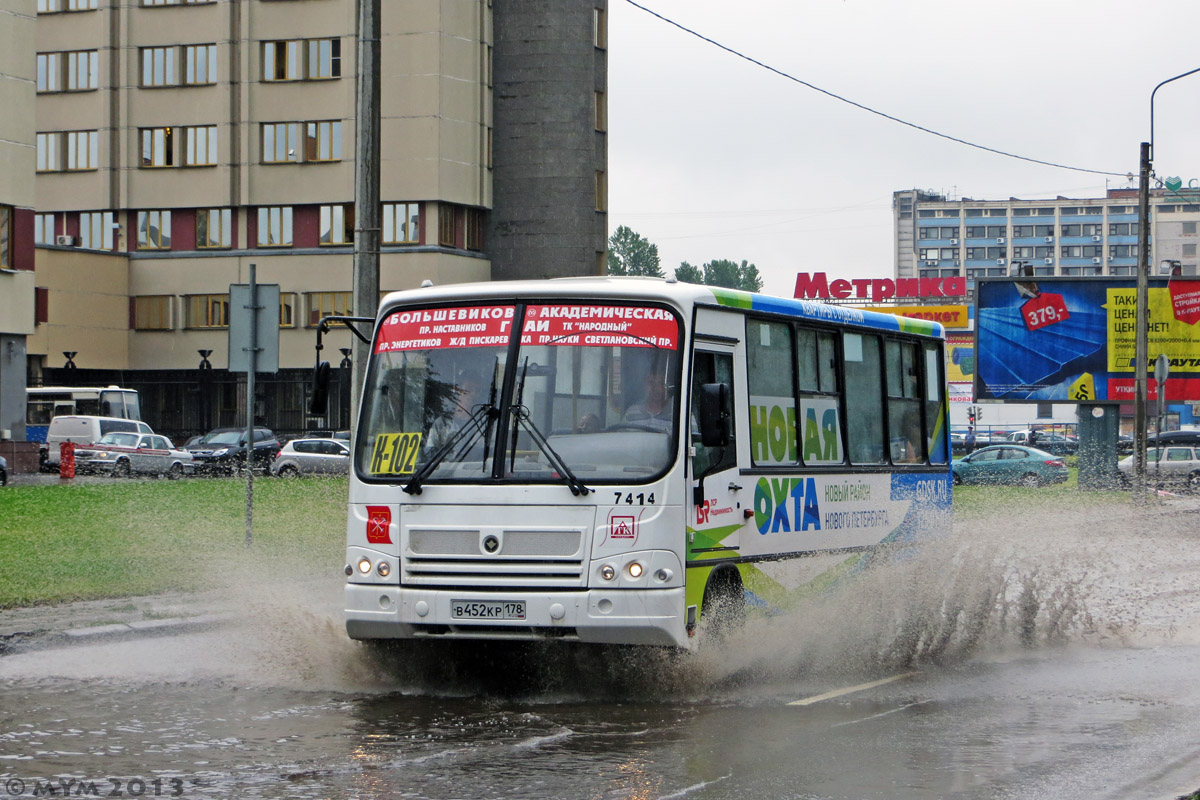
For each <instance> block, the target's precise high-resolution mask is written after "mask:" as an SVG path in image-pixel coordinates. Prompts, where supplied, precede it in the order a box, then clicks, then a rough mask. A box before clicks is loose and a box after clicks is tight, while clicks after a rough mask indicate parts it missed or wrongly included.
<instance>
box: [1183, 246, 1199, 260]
mask: <svg viewBox="0 0 1200 800" xmlns="http://www.w3.org/2000/svg"><path fill="white" fill-rule="evenodd" d="M1180 255H1182V256H1183V257H1185V258H1189V257H1190V258H1195V256H1196V245H1194V244H1185V245H1183V250H1182V251H1181V252H1180Z"/></svg>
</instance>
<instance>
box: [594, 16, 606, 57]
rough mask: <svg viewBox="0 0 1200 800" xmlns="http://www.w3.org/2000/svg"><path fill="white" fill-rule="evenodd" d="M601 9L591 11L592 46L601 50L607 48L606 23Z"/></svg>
mask: <svg viewBox="0 0 1200 800" xmlns="http://www.w3.org/2000/svg"><path fill="white" fill-rule="evenodd" d="M605 17H606V15H605V13H604V9H603V8H593V9H592V44H593V45H594V46H596V47H598V48H600V49H601V50H604V49H606V48H607V47H608V21H607V20H606V19H605Z"/></svg>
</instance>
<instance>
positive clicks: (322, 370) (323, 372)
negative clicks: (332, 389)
mask: <svg viewBox="0 0 1200 800" xmlns="http://www.w3.org/2000/svg"><path fill="white" fill-rule="evenodd" d="M328 403H329V362H328V361H318V362H317V365H316V366H315V367H313V373H312V387H311V388H310V390H309V396H308V413H309V414H311V415H313V416H314V417H320V416H323V415H324V414H325V407H326V406H327V405H328Z"/></svg>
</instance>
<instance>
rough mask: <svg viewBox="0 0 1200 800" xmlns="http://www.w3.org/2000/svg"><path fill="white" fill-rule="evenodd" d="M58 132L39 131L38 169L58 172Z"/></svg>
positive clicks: (39, 170)
mask: <svg viewBox="0 0 1200 800" xmlns="http://www.w3.org/2000/svg"><path fill="white" fill-rule="evenodd" d="M58 138H59V134H57V133H39V134H38V135H37V171H38V172H57V171H58V169H59V165H58V163H59V162H58Z"/></svg>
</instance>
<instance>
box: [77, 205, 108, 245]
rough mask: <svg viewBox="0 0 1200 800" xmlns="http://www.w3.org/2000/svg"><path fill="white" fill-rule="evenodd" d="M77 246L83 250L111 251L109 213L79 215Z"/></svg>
mask: <svg viewBox="0 0 1200 800" xmlns="http://www.w3.org/2000/svg"><path fill="white" fill-rule="evenodd" d="M79 246H80V247H82V248H84V249H85V250H112V249H113V215H112V212H111V211H95V212H84V213H82V214H80V215H79Z"/></svg>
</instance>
